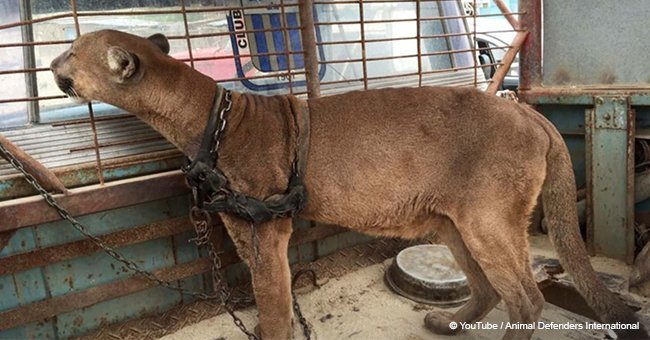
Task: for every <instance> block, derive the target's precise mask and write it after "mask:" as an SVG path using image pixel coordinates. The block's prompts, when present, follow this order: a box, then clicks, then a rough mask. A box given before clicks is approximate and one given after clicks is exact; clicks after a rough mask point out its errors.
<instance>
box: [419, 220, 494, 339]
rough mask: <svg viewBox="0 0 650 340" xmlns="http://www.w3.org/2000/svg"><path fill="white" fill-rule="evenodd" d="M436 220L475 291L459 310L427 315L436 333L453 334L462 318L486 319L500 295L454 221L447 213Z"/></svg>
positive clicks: (441, 234) (470, 319)
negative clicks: (466, 244)
mask: <svg viewBox="0 0 650 340" xmlns="http://www.w3.org/2000/svg"><path fill="white" fill-rule="evenodd" d="M434 223H435V225H436V230H437V231H438V236H439V237H440V239H441V240H442V241H443V243H444V244H445V245H447V247H449V250H450V251H451V253H452V254H453V255H454V259H455V260H456V262H457V263H458V265H459V267H460V268H461V269H462V270H463V272H464V273H465V276H467V282H468V284H469V287H470V289H471V291H472V296H471V297H470V299H469V301H467V302H466V303H465V305H463V307H461V309H459V310H458V311H457V312H456V313H454V314H452V313H449V312H446V311H433V312H430V313H428V314H427V316H426V317H425V318H424V324H425V326H426V327H427V328H428V329H429V330H431V331H433V332H434V333H436V334H443V335H452V334H457V333H458V332H460V330H461V326H460V323H461V322H463V323H464V322H469V323H471V322H475V321H478V320H480V319H482V318H483V317H484V316H485V315H486V314H487V313H488V312H490V311H491V310H492V309H493V308H494V306H496V304H497V303H498V302H499V295H498V294H497V292H496V291H495V290H494V288H493V287H492V285H491V284H490V281H488V279H487V278H486V277H485V274H484V273H483V270H482V269H481V267H480V266H479V265H478V263H476V261H475V260H474V259H473V258H472V255H471V254H470V252H469V250H468V249H467V247H466V246H465V243H464V242H463V239H462V238H461V236H460V234H459V233H458V230H457V229H456V226H455V225H454V223H453V222H452V221H451V220H449V219H448V218H447V217H443V218H440V219H436V221H435V222H434ZM452 321H453V322H456V324H457V326H456V327H455V329H451V328H449V324H450V323H451V322H452Z"/></svg>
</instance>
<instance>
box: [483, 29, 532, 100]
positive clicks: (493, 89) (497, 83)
mask: <svg viewBox="0 0 650 340" xmlns="http://www.w3.org/2000/svg"><path fill="white" fill-rule="evenodd" d="M527 36H528V32H517V35H516V36H515V38H514V40H513V41H512V44H511V45H512V47H511V48H510V49H508V52H506V54H505V55H504V56H503V60H502V62H503V65H501V66H500V67H499V68H498V69H497V71H496V72H495V73H494V76H492V82H491V83H490V85H489V86H488V88H487V90H485V92H486V93H488V94H496V93H497V91H498V90H499V87H501V84H502V83H503V79H504V78H505V77H506V74H508V71H509V70H510V66H511V65H512V62H513V61H514V60H515V57H516V56H517V53H518V52H519V48H520V47H521V45H522V44H523V43H524V40H526V37H527Z"/></svg>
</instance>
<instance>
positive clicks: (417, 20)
mask: <svg viewBox="0 0 650 340" xmlns="http://www.w3.org/2000/svg"><path fill="white" fill-rule="evenodd" d="M420 5H421V3H420V0H416V1H415V25H416V28H415V29H416V30H417V32H416V35H415V39H417V46H418V86H420V87H421V86H422V39H421V35H422V34H421V32H420V31H421V27H420V26H421V21H420V18H421V15H422V13H421V12H420Z"/></svg>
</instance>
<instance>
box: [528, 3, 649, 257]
mask: <svg viewBox="0 0 650 340" xmlns="http://www.w3.org/2000/svg"><path fill="white" fill-rule="evenodd" d="M519 8H520V10H521V11H522V12H525V13H526V14H525V15H523V16H522V17H521V19H520V22H521V25H522V27H525V28H526V29H528V30H529V38H528V40H527V41H526V42H525V43H524V46H523V47H522V50H521V52H520V65H521V68H520V70H521V73H520V87H519V88H520V93H519V96H520V98H521V99H522V100H523V101H525V102H527V103H529V104H531V105H535V106H536V107H537V108H539V109H540V110H541V111H542V112H543V113H544V114H545V115H546V116H547V117H549V118H551V120H552V121H553V122H554V123H555V124H556V125H557V126H558V127H559V129H560V131H561V132H562V133H563V135H564V137H565V139H566V140H567V144H568V146H569V149H570V151H571V152H572V157H573V158H574V161H575V158H576V157H575V155H574V154H575V153H576V150H575V148H574V149H572V143H569V142H573V141H576V140H577V139H580V138H581V137H582V132H584V145H585V147H584V149H583V150H582V151H580V150H578V151H577V152H584V160H585V162H584V167H585V170H584V172H585V173H584V175H585V177H586V182H587V183H586V187H587V199H588V203H589V204H587V217H588V218H587V244H588V248H589V249H590V250H591V251H592V253H597V254H601V255H606V256H609V257H613V258H617V259H620V260H623V261H626V262H628V263H631V261H632V260H633V257H634V247H635V245H634V140H635V130H636V129H635V124H636V122H637V121H638V120H639V117H636V114H635V112H640V111H646V110H645V109H646V107H648V106H650V84H647V86H646V85H644V84H637V85H634V86H626V85H624V84H603V85H579V84H574V85H573V86H544V84H543V80H542V79H543V67H542V66H543V65H542V58H543V57H542V55H543V53H553V52H552V51H549V50H548V48H546V49H545V51H544V52H542V29H543V27H542V23H543V21H544V20H543V17H542V0H520V2H519ZM611 15H615V14H614V13H612V14H611ZM601 48H604V47H601ZM556 52H558V51H556ZM559 52H560V53H561V51H559ZM592 57H593V56H592ZM549 72H550V71H549ZM641 108H643V109H644V110H641ZM581 111H582V112H584V114H583V117H584V129H583V128H582V126H579V127H578V126H573V129H574V130H572V131H567V130H566V129H563V128H562V126H563V125H571V124H572V123H570V124H565V123H566V122H565V121H571V122H573V120H575V118H576V117H575V114H580V112H581ZM576 130H577V131H579V132H578V133H576ZM573 144H574V146H575V143H573ZM574 163H575V162H574ZM574 170H576V169H574ZM579 170H580V171H582V169H579ZM576 177H577V178H578V180H579V181H580V178H581V177H582V174H580V173H577V176H576Z"/></svg>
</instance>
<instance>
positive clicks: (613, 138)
mask: <svg viewBox="0 0 650 340" xmlns="http://www.w3.org/2000/svg"><path fill="white" fill-rule="evenodd" d="M585 123H586V155H587V197H588V199H590V200H591V204H588V205H587V207H588V208H587V225H588V227H587V230H588V233H587V237H588V241H590V242H588V243H589V244H590V246H591V247H592V250H593V251H594V252H596V253H598V254H602V255H606V256H609V257H613V258H617V259H620V260H623V261H627V262H631V261H632V260H633V256H634V224H633V223H634V197H633V195H634V158H633V157H634V113H633V111H632V110H631V109H630V102H629V98H628V97H624V96H597V97H595V98H594V108H593V109H587V110H586V115H585Z"/></svg>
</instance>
